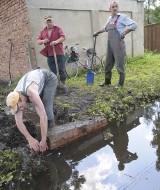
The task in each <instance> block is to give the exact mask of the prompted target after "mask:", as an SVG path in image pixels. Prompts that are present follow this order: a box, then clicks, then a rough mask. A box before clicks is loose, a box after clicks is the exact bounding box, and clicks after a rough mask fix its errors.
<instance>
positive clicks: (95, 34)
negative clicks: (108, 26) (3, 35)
mask: <svg viewBox="0 0 160 190" xmlns="http://www.w3.org/2000/svg"><path fill="white" fill-rule="evenodd" d="M103 32H105V28H103V29H101V30H99V31H97V32H95V33H94V34H93V37H95V36H98V35H99V34H101V33H103Z"/></svg>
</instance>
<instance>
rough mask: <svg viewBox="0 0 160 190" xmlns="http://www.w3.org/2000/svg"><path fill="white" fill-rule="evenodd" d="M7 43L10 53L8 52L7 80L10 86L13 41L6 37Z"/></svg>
mask: <svg viewBox="0 0 160 190" xmlns="http://www.w3.org/2000/svg"><path fill="white" fill-rule="evenodd" d="M8 43H9V44H10V53H9V82H8V86H10V85H11V84H12V76H11V57H12V47H13V43H12V41H11V39H8Z"/></svg>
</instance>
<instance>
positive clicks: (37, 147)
mask: <svg viewBox="0 0 160 190" xmlns="http://www.w3.org/2000/svg"><path fill="white" fill-rule="evenodd" d="M57 83H58V79H57V77H56V75H55V74H54V73H53V72H51V71H48V70H46V69H41V68H38V69H35V70H33V71H30V72H28V73H27V74H25V75H24V76H23V77H22V78H21V79H20V81H19V82H18V84H17V86H16V88H15V89H14V91H13V92H10V93H9V94H8V96H7V99H6V104H7V106H8V107H9V108H10V109H11V112H12V114H13V115H14V116H15V121H16V124H17V127H18V129H19V130H20V132H21V133H22V134H23V135H24V136H25V138H26V139H27V141H28V143H29V146H30V148H31V149H33V150H34V151H36V152H39V151H40V152H43V151H45V150H46V149H47V148H48V146H47V142H46V140H47V129H48V127H54V114H53V101H54V95H55V91H56V88H57ZM27 101H30V102H32V103H33V105H34V106H35V109H36V112H37V114H38V115H39V118H40V128H41V141H40V142H39V141H38V140H37V139H35V138H33V137H32V136H31V135H30V134H29V132H28V130H27V129H26V127H25V125H24V123H23V111H24V109H25V107H26V104H27Z"/></svg>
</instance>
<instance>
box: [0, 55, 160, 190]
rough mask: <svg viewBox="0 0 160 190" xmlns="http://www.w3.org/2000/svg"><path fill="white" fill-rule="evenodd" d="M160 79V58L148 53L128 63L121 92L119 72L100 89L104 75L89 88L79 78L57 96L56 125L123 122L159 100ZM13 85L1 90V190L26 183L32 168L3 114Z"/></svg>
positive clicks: (12, 125) (19, 138)
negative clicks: (84, 121)
mask: <svg viewBox="0 0 160 190" xmlns="http://www.w3.org/2000/svg"><path fill="white" fill-rule="evenodd" d="M159 76H160V54H152V53H146V54H145V55H144V56H138V57H135V58H129V59H128V63H127V65H126V82H125V85H124V87H123V88H122V89H118V90H117V89H115V86H116V85H117V81H118V74H117V71H116V70H114V71H113V80H112V85H111V86H110V87H107V86H106V87H104V88H101V87H99V86H98V84H99V83H100V82H103V80H104V75H103V74H96V75H95V83H94V85H87V84H86V75H85V73H83V74H82V75H81V76H80V77H78V78H73V79H69V80H68V81H67V92H66V94H62V95H57V96H56V101H55V106H54V107H55V115H56V118H57V124H61V123H66V122H70V121H73V120H77V119H85V118H86V117H94V116H95V115H103V116H105V117H107V119H108V120H110V121H113V120H122V119H123V118H124V117H126V116H127V115H129V114H130V113H131V112H133V111H134V110H135V109H137V108H138V107H141V106H143V107H144V106H145V105H146V104H148V103H149V102H151V101H154V100H155V99H158V98H159V97H160V78H159ZM14 85H15V84H13V85H12V86H11V87H9V88H8V87H6V86H5V87H4V86H3V88H1V96H0V97H1V102H0V103H1V105H0V112H1V114H0V133H1V138H0V150H1V151H0V152H1V153H0V168H1V172H0V187H5V186H7V185H8V186H9V185H10V184H11V181H14V180H17V181H18V179H23V177H25V176H24V175H22V174H26V173H25V171H26V170H25V169H26V168H27V167H28V166H29V165H30V161H29V160H28V156H27V155H28V153H27V151H26V152H25V153H24V154H21V152H24V151H25V149H23V148H24V147H25V143H26V142H25V140H24V138H23V136H22V135H21V134H20V133H19V131H18V130H17V128H16V127H15V123H14V118H13V117H12V116H7V115H6V114H5V112H4V96H5V95H6V94H7V93H8V92H9V91H11V90H12V89H13V88H14ZM27 126H28V127H30V131H31V130H32V126H30V124H28V125H27ZM33 135H34V131H33ZM18 147H20V148H18ZM12 148H14V150H12ZM2 150H3V151H2ZM6 150H7V151H6ZM18 156H20V157H18ZM21 158H22V159H21ZM23 158H24V159H23ZM39 163H40V162H39V159H37V164H36V163H34V166H37V167H39V165H38V164H39ZM4 166H5V167H4ZM4 168H5V169H4ZM24 170H25V171H24ZM42 170H43V168H42ZM17 171H23V173H21V174H20V173H19V172H17ZM27 172H28V170H27ZM29 172H31V170H30V171H29ZM27 174H28V173H27ZM5 184H6V185H5ZM0 189H1V188H0ZM4 189H5V188H4ZM12 189H14V188H13V187H12Z"/></svg>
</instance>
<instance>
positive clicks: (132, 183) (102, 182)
mask: <svg viewBox="0 0 160 190" xmlns="http://www.w3.org/2000/svg"><path fill="white" fill-rule="evenodd" d="M142 116H143V117H142ZM159 116H160V107H159V103H157V102H156V103H155V104H154V105H151V106H149V107H147V108H145V110H137V111H136V112H135V113H134V114H132V115H131V116H129V117H128V118H127V120H126V121H124V122H117V123H112V124H110V126H108V127H107V128H106V129H105V130H103V131H101V132H99V133H96V134H92V135H90V136H89V137H87V138H86V137H85V138H83V139H82V140H80V141H78V142H75V143H74V144H72V145H70V146H68V147H66V148H63V149H59V150H55V151H52V152H50V153H48V156H45V158H46V159H45V166H46V170H45V171H43V172H40V173H39V172H38V171H36V172H32V183H31V184H30V185H27V184H24V183H23V184H22V183H19V184H18V186H19V188H17V189H20V190H23V189H24V190H117V189H119V190H120V189H121V190H122V189H129V188H131V187H132V189H134V190H137V189H145V190H151V189H156V188H157V187H159V173H158V172H157V171H160V118H159ZM108 133H111V134H112V135H113V137H112V138H110V139H109V138H108V139H106V136H107V134H108ZM151 145H152V147H151ZM155 148H156V155H155ZM156 159H157V161H156ZM133 161H134V162H133ZM150 163H151V164H150ZM155 163H156V164H155ZM117 165H118V167H117ZM154 165H156V168H157V170H154ZM152 181H153V182H152Z"/></svg>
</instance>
